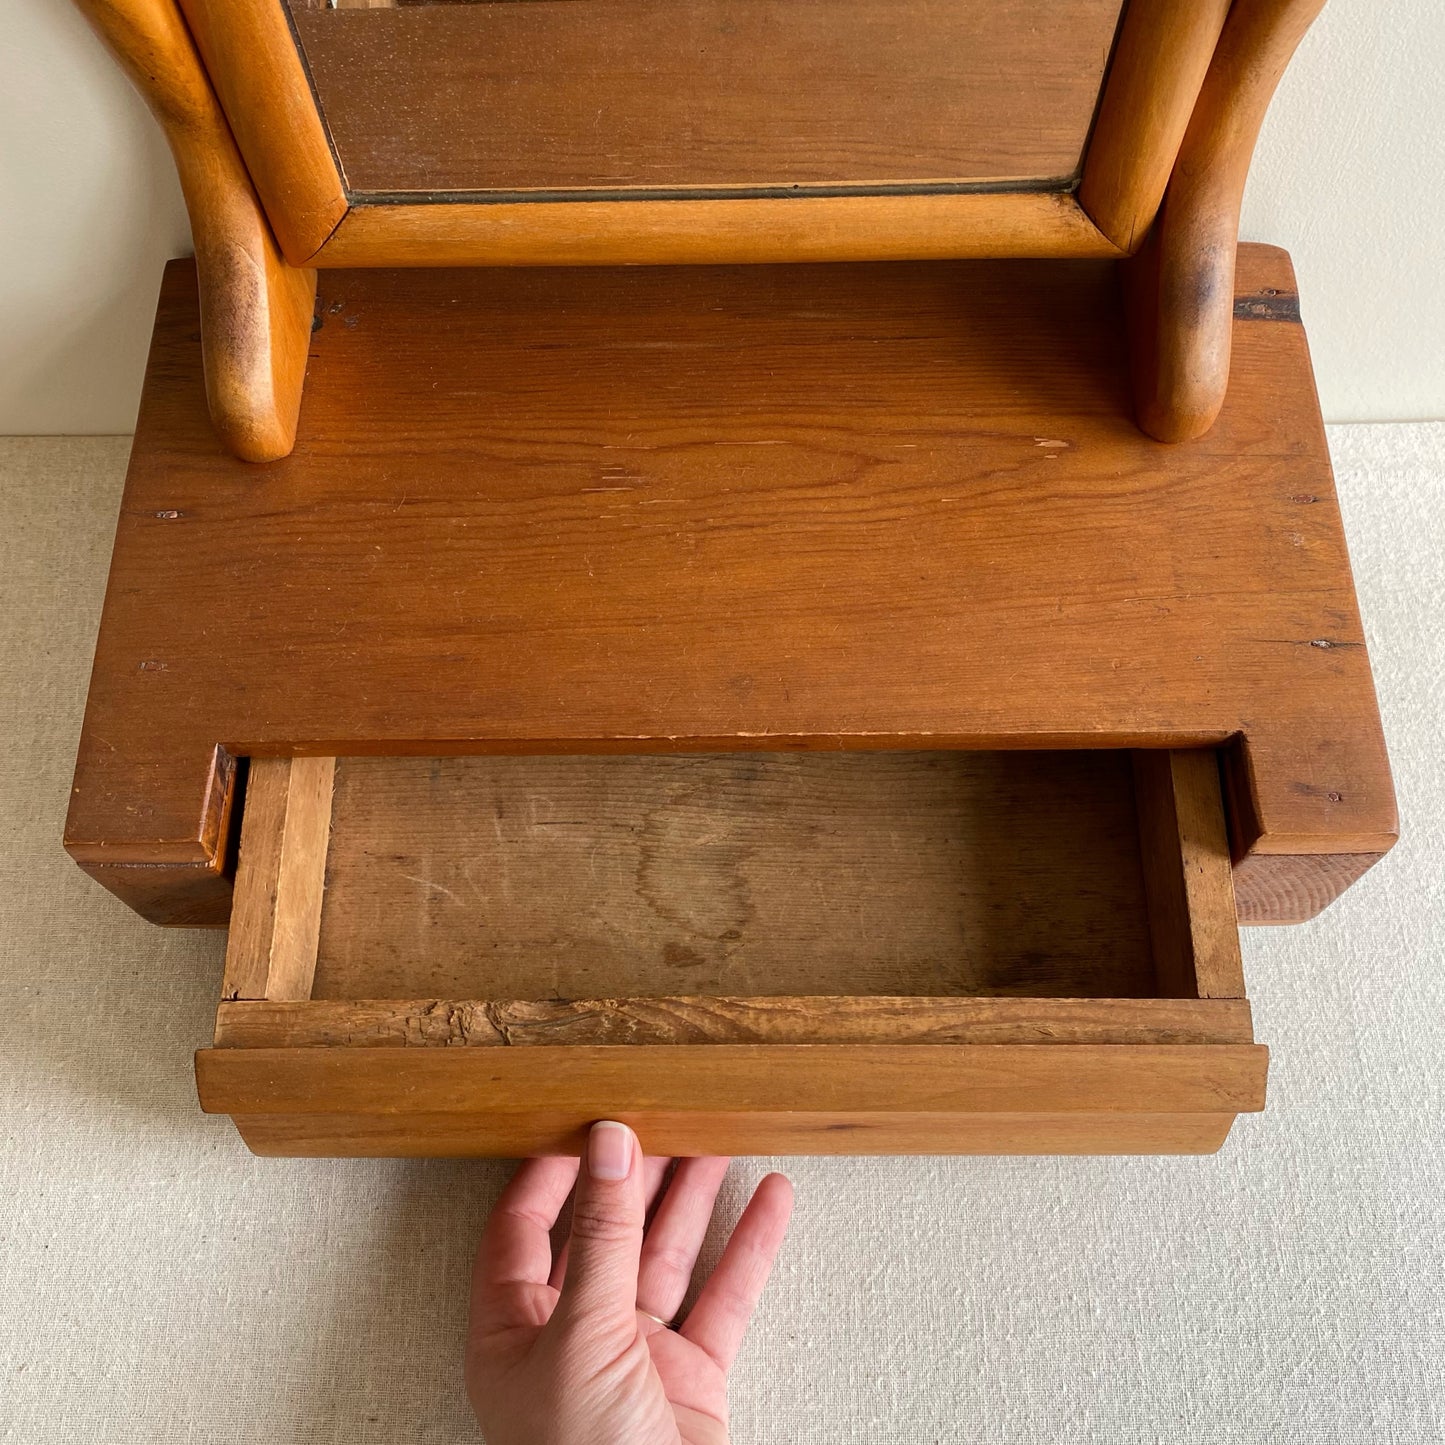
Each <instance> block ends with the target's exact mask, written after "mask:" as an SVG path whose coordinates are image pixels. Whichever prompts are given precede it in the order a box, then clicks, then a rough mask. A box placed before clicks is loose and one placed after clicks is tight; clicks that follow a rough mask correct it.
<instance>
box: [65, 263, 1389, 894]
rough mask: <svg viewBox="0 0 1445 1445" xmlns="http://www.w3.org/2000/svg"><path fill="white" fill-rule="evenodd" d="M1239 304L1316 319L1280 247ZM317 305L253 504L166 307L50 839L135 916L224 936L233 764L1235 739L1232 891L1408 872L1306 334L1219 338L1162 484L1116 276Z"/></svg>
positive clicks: (176, 312)
mask: <svg viewBox="0 0 1445 1445" xmlns="http://www.w3.org/2000/svg"><path fill="white" fill-rule="evenodd" d="M1239 282H1240V290H1241V294H1244V295H1257V294H1260V293H1262V292H1264V291H1265V290H1268V289H1274V290H1276V291H1280V292H1285V293H1288V292H1290V290H1291V280H1290V273H1289V269H1288V264H1287V261H1286V260H1285V258H1284V257H1283V255H1282V254H1281V253H1279V252H1277V251H1271V250H1269V249H1267V248H1249V247H1246V248H1243V250H1242V253H1241V266H1240V276H1239ZM323 285H324V290H323V305H322V314H323V319H324V325H323V328H322V329H321V330H320V331H319V332H317V333H316V335H315V336H314V337H313V353H314V354H313V360H312V369H311V377H310V381H309V389H308V394H307V408H306V417H305V424H304V426H303V429H302V432H301V437H300V440H299V442H298V445H297V449H296V451H295V452H294V453H293V454H292V456H291V457H289V458H288V459H286V460H285V461H284V462H280V463H277V464H276V465H274V466H272V467H269V468H267V469H265V470H264V471H257V470H256V469H253V468H248V467H245V466H243V465H242V464H240V463H238V462H236V461H235V460H234V459H232V458H230V457H228V456H226V455H225V453H224V452H223V451H222V450H221V449H220V447H218V445H217V444H216V441H215V439H214V436H213V434H212V433H211V431H210V428H209V425H208V423H207V420H206V414H205V405H204V391H203V388H202V385H201V378H200V366H199V354H198V349H197V346H196V343H195V339H194V338H195V316H196V312H195V304H196V303H195V290H194V279H193V275H192V274H191V273H189V271H188V269H187V268H186V267H184V266H176V267H173V268H171V270H170V271H169V273H168V277H167V282H166V292H165V298H164V301H163V304H162V308H161V317H160V323H159V330H158V334H157V340H156V345H155V349H154V354H153V358H152V364H151V367H150V370H149V373H148V380H147V386H146V392H145V397H144V401H143V404H142V408H141V416H140V422H139V428H138V432H137V437H136V444H135V450H134V453H133V457H132V462H131V469H130V475H129V478H128V481H127V488H126V494H125V500H124V504H123V512H122V516H121V520H120V525H119V530H118V534H117V540H116V547H115V552H114V559H113V562H112V571H111V582H110V590H109V594H108V597H107V602H106V609H105V615H104V619H103V621H102V624H101V631H100V638H99V642H98V645H97V657H96V668H95V672H94V676H93V680H92V684H91V689H90V695H89V701H88V707H87V714H86V723H85V729H84V734H83V737H82V741H81V747H80V755H79V760H78V766H77V773H76V792H75V795H74V797H73V800H72V807H71V813H70V818H69V822H68V825H67V834H66V836H67V846H68V847H69V848H70V849H71V851H72V853H73V854H74V855H75V856H76V857H77V858H78V859H79V860H80V861H81V862H82V864H84V865H85V866H88V867H94V868H96V870H97V873H98V875H99V876H102V877H103V881H105V882H106V884H107V886H111V887H113V888H115V889H116V891H118V892H120V893H121V894H122V896H128V897H129V898H130V899H131V900H133V901H134V902H135V903H136V904H138V905H139V906H142V907H144V908H146V909H147V910H151V911H156V912H159V911H161V910H162V908H163V906H164V898H165V896H168V894H169V890H170V887H171V886H172V885H178V884H179V881H180V873H181V872H184V870H186V869H190V870H192V872H191V874H190V876H191V877H192V878H194V877H197V875H199V878H200V880H201V882H200V884H198V885H197V887H198V888H199V887H202V886H204V883H205V882H206V881H209V882H210V884H211V886H212V887H213V898H214V900H215V903H214V907H215V913H214V917H215V918H216V919H217V920H219V919H221V918H224V916H225V912H226V909H227V906H228V897H229V888H228V885H227V884H226V882H225V879H224V875H223V871H222V869H223V864H224V834H223V833H220V832H219V831H218V828H219V820H220V819H221V818H222V817H223V816H224V809H225V807H226V806H228V799H229V795H230V782H229V774H228V773H227V771H225V770H223V769H220V768H218V767H217V765H216V760H217V758H218V756H220V757H236V756H247V755H249V756H252V757H265V756H278V755H280V756H285V755H290V754H294V753H301V754H306V753H323V754H327V755H337V754H356V753H371V754H377V753H382V754H403V753H415V754H422V755H428V756H429V755H435V754H439V753H452V754H462V753H474V754H480V753H508V752H511V753H578V752H606V751H611V752H624V753H626V752H633V753H635V752H637V751H639V749H640V748H644V747H645V748H647V749H648V750H649V751H664V752H666V751H709V750H710V751H737V750H739V749H758V750H763V751H780V750H795V749H820V748H831V749H837V748H883V749H897V748H907V747H913V748H919V747H924V748H941V747H959V748H972V749H986V748H1001V747H1007V748H1019V747H1026V748H1074V747H1090V748H1093V747H1133V746H1160V745H1170V746H1179V747H1190V746H1209V747H1215V746H1222V745H1224V744H1226V743H1227V742H1229V740H1231V739H1237V740H1238V745H1237V747H1232V748H1231V752H1230V754H1229V757H1228V759H1227V762H1228V767H1227V770H1226V780H1227V782H1228V784H1229V787H1230V810H1231V813H1232V815H1233V816H1232V821H1231V826H1232V828H1234V829H1236V830H1237V831H1236V832H1235V833H1234V834H1233V835H1232V842H1233V847H1234V852H1235V857H1236V860H1238V859H1240V858H1243V857H1245V856H1247V855H1250V854H1253V853H1258V852H1265V853H1268V852H1276V853H1288V854H1297V855H1316V854H1328V853H1347V854H1371V853H1380V852H1382V851H1384V850H1385V849H1386V848H1388V847H1389V846H1390V843H1391V841H1392V839H1393V836H1394V832H1395V827H1396V822H1395V812H1394V799H1393V792H1392V789H1391V785H1390V778H1389V768H1388V762H1387V759H1386V755H1385V749H1384V743H1383V738H1382V734H1381V731H1380V726H1379V718H1378V711H1377V708H1376V704H1375V698H1374V691H1373V685H1372V683H1371V679H1370V672H1369V663H1368V659H1367V656H1366V653H1365V648H1364V637H1363V632H1362V629H1361V627H1360V622H1359V616H1358V611H1357V608H1356V603H1355V597H1354V590H1353V585H1352V582H1351V578H1350V572H1349V563H1348V556H1347V553H1346V548H1345V542H1344V535H1343V531H1342V528H1341V524H1340V517H1339V511H1338V507H1337V504H1336V501H1335V495H1334V485H1333V481H1332V478H1331V474H1330V466H1329V457H1328V452H1327V449H1326V445H1325V438H1324V432H1323V427H1322V426H1321V423H1320V418H1319V412H1318V408H1317V404H1316V402H1315V399H1314V392H1313V386H1312V382H1311V378H1310V371H1309V361H1308V353H1307V348H1306V344H1305V339H1304V333H1303V329H1302V328H1301V327H1300V326H1299V324H1298V323H1296V322H1293V321H1287V320H1279V321H1274V320H1241V321H1238V322H1236V323H1235V325H1236V332H1237V339H1236V346H1235V374H1236V377H1237V385H1236V387H1235V388H1234V392H1233V396H1232V398H1231V401H1230V403H1229V405H1227V406H1226V408H1225V410H1224V413H1223V414H1222V416H1221V418H1220V421H1219V423H1218V425H1217V426H1216V428H1215V429H1214V431H1213V432H1212V433H1211V434H1210V437H1209V438H1208V439H1207V440H1206V441H1204V442H1203V443H1200V444H1198V445H1194V446H1189V447H1171V448H1166V447H1161V446H1159V445H1158V444H1156V443H1154V442H1152V441H1150V440H1149V439H1148V438H1146V437H1144V436H1142V435H1141V434H1140V433H1139V432H1138V430H1137V429H1136V428H1135V427H1134V426H1133V424H1132V422H1131V421H1130V419H1129V415H1128V410H1129V402H1128V384H1127V362H1126V356H1125V349H1124V343H1123V336H1122V326H1121V321H1120V316H1119V305H1118V296H1117V291H1116V289H1115V287H1116V281H1115V277H1114V274H1113V268H1112V267H1110V266H1108V265H1107V264H1106V263H1099V264H1095V263H1089V262H1059V263H1052V264H1050V263H1039V262H1036V263H1022V262H1020V263H1008V262H988V263H974V264H970V265H968V266H950V265H939V266H922V265H918V266H911V265H903V266H856V267H855V266H828V267H816V268H815V267H787V268H776V269H774V268H766V267H764V268H757V267H739V268H736V269H720V268H690V269H679V270H675V271H673V270H666V269H664V270H656V269H647V268H636V269H630V270H629V269H620V270H616V271H605V272H604V271H592V272H549V271H514V272H509V273H505V274H503V273H500V272H488V271H470V272H463V273H454V272H442V271H409V272H389V273H355V274H342V273H335V272H328V273H326V274H325V276H324V277H323ZM358 396H365V397H366V398H367V405H366V406H365V407H358V405H357V397H358ZM218 750H219V752H218ZM157 863H159V864H164V865H166V866H167V867H168V868H171V867H174V868H177V869H178V870H179V871H178V873H177V874H176V875H175V876H174V877H173V878H172V879H171V882H170V883H168V884H167V887H166V889H165V890H164V891H162V892H160V893H158V892H157V889H156V885H155V882H154V877H155V875H154V874H153V873H152V872H151V871H150V870H149V868H148V867H147V866H146V865H152V864H157ZM1280 866H1281V867H1284V868H1288V867H1289V864H1288V863H1282V864H1281V865H1280ZM1302 866H1308V867H1313V866H1314V865H1302ZM186 896H187V899H188V900H189V901H188V903H187V909H188V912H189V916H190V917H192V918H194V917H195V916H196V908H195V898H196V891H194V890H192V889H190V888H189V887H188V888H187V890H186ZM1242 896H1243V895H1242ZM1246 906H1247V903H1246Z"/></svg>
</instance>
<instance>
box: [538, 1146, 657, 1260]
mask: <svg viewBox="0 0 1445 1445" xmlns="http://www.w3.org/2000/svg"><path fill="white" fill-rule="evenodd" d="M671 1163H672V1160H671V1159H670V1158H668V1157H667V1155H665V1154H662V1155H657V1154H648V1155H646V1156H645V1157H644V1158H643V1161H642V1177H643V1182H644V1184H645V1185H646V1195H647V1206H646V1207H647V1208H648V1209H651V1208H652V1206H653V1204H654V1202H655V1201H656V1199H657V1195H658V1192H659V1191H660V1190H661V1188H662V1181H663V1177H664V1176H665V1175H666V1173H667V1166H668V1165H669V1164H671ZM571 1248H572V1241H571V1240H570V1239H568V1240H563V1242H562V1248H561V1249H559V1250H558V1251H557V1258H556V1260H555V1261H554V1262H553V1265H552V1273H551V1275H550V1276H549V1278H548V1280H547V1283H548V1284H550V1285H551V1286H552V1288H553V1289H561V1288H562V1281H563V1280H564V1279H566V1278H567V1256H568V1255H569V1254H570V1253H571Z"/></svg>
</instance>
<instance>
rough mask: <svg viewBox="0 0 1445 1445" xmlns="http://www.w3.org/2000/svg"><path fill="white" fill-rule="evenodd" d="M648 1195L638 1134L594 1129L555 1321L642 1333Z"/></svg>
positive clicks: (611, 1126) (604, 1125) (606, 1124)
mask: <svg viewBox="0 0 1445 1445" xmlns="http://www.w3.org/2000/svg"><path fill="white" fill-rule="evenodd" d="M644 1192H645V1191H644V1188H643V1178H642V1150H641V1148H640V1147H639V1145H638V1142H637V1136H636V1135H635V1134H634V1133H633V1132H632V1130H631V1129H629V1128H628V1127H627V1125H626V1124H617V1123H613V1122H612V1121H611V1120H610V1119H605V1120H603V1121H602V1122H601V1123H598V1124H594V1125H593V1126H592V1128H591V1131H590V1132H589V1133H588V1135H587V1144H586V1147H585V1148H584V1150H583V1153H582V1168H581V1170H580V1172H579V1173H578V1176H577V1194H576V1197H575V1199H574V1200H573V1203H572V1242H571V1245H570V1247H569V1250H568V1255H567V1275H566V1278H565V1279H564V1280H563V1281H562V1297H561V1299H560V1300H559V1301H558V1302H557V1310H556V1313H555V1314H554V1316H553V1318H554V1319H556V1320H558V1322H559V1323H560V1324H562V1325H563V1326H564V1327H565V1326H567V1325H569V1324H570V1325H578V1324H585V1325H587V1326H589V1327H598V1326H600V1327H602V1328H608V1327H617V1326H625V1327H626V1328H627V1329H629V1330H633V1329H635V1328H636V1326H637V1313H636V1311H637V1262H638V1257H639V1256H640V1254H641V1253H642V1224H643V1218H644V1216H645V1215H646V1212H647V1204H646V1200H645V1198H644Z"/></svg>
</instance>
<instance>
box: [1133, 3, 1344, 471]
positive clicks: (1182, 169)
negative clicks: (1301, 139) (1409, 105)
mask: <svg viewBox="0 0 1445 1445" xmlns="http://www.w3.org/2000/svg"><path fill="white" fill-rule="evenodd" d="M1323 7H1324V0H1234V4H1233V5H1232V6H1231V7H1230V11H1229V16H1228V19H1227V20H1226V22H1225V25H1224V31H1223V33H1222V35H1221V36H1220V40H1219V46H1218V49H1217V50H1216V51H1215V53H1214V58H1213V60H1212V61H1211V63H1210V67H1209V71H1208V73H1207V75H1206V76H1205V79H1204V85H1203V88H1202V89H1201V91H1200V93H1199V99H1198V101H1197V102H1196V104H1195V107H1194V113H1193V115H1192V117H1191V118H1190V122H1189V128H1188V130H1187V131H1186V132H1185V135H1184V141H1183V144H1182V146H1181V147H1180V151H1179V156H1178V159H1177V160H1176V162H1175V165H1174V170H1173V173H1172V175H1171V176H1170V180H1169V189H1168V191H1167V192H1166V194H1165V197H1164V205H1163V207H1162V209H1161V211H1160V213H1159V216H1158V219H1157V220H1156V221H1155V223H1154V226H1153V228H1152V229H1151V231H1150V233H1149V236H1148V238H1147V240H1146V242H1145V244H1144V246H1143V247H1142V249H1141V250H1140V251H1139V253H1138V254H1137V255H1136V256H1134V257H1133V258H1132V259H1131V260H1129V261H1127V262H1125V263H1124V265H1125V277H1126V282H1125V290H1126V296H1127V298H1128V304H1129V310H1130V318H1129V320H1130V353H1131V362H1132V369H1133V375H1134V393H1135V405H1136V407H1137V411H1138V418H1139V425H1140V426H1141V427H1142V428H1143V429H1144V430H1145V431H1146V432H1148V433H1149V434H1150V435H1151V436H1153V437H1157V438H1158V439H1159V440H1160V441H1164V442H1184V441H1191V440H1193V439H1194V438H1195V437H1199V436H1202V435H1203V434H1204V433H1205V432H1207V431H1208V430H1209V428H1210V427H1211V426H1213V424H1214V420H1215V418H1216V417H1217V416H1218V415H1219V410H1220V408H1221V407H1222V406H1223V405H1224V396H1225V392H1226V391H1227V389H1228V386H1229V362H1230V338H1231V336H1232V333H1233V320H1234V291H1235V287H1234V262H1235V252H1236V249H1237V244H1238V237H1239V212H1240V204H1241V202H1242V200H1243V198H1244V183H1245V180H1246V179H1247V177H1248V174H1249V163H1250V159H1251V157H1252V156H1253V154H1254V146H1255V142H1256V140H1257V139H1258V138H1259V131H1260V127H1261V125H1262V124H1263V123H1264V116H1265V112H1266V111H1267V110H1268V109H1269V103H1270V100H1271V99H1272V97H1273V95H1274V91H1275V87H1276V86H1277V85H1278V84H1279V80H1280V77H1281V76H1282V75H1283V74H1284V71H1285V67H1286V66H1287V65H1288V64H1289V61H1290V57H1291V56H1292V55H1293V54H1294V52H1295V48H1296V47H1297V46H1298V45H1299V42H1300V40H1301V39H1302V38H1303V37H1304V34H1305V31H1306V30H1308V29H1309V27H1310V25H1311V23H1312V22H1313V21H1314V19H1315V16H1317V15H1318V14H1319V12H1320V10H1321V9H1322V8H1323Z"/></svg>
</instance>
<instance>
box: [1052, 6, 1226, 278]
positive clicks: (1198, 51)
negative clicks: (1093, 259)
mask: <svg viewBox="0 0 1445 1445" xmlns="http://www.w3.org/2000/svg"><path fill="white" fill-rule="evenodd" d="M1229 5H1230V0H1131V3H1130V4H1129V5H1128V7H1127V8H1126V10H1125V12H1124V23H1123V25H1122V27H1121V28H1120V32H1119V41H1118V44H1117V45H1116V46H1115V48H1114V58H1113V60H1112V61H1111V62H1110V65H1109V79H1108V84H1107V85H1106V86H1105V88H1104V93H1103V96H1102V98H1101V100H1100V103H1099V116H1098V119H1097V120H1096V121H1095V123H1094V133H1093V135H1092V136H1091V137H1090V140H1089V151H1088V155H1087V157H1086V159H1085V163H1084V174H1083V178H1082V180H1081V181H1080V183H1079V204H1080V206H1081V207H1082V208H1083V210H1084V212H1085V214H1086V215H1087V216H1088V217H1089V219H1090V220H1092V221H1093V222H1094V224H1095V225H1096V226H1098V228H1099V229H1100V230H1101V231H1102V232H1103V233H1104V234H1105V235H1106V236H1107V237H1108V238H1109V239H1110V240H1111V241H1113V243H1114V244H1115V245H1116V246H1118V247H1119V248H1120V249H1121V250H1124V251H1127V252H1129V253H1131V254H1132V253H1133V252H1134V251H1136V250H1137V249H1138V248H1139V246H1140V245H1141V244H1142V243H1143V240H1144V237H1145V235H1146V234H1147V232H1148V230H1149V227H1150V226H1151V225H1152V224H1153V222H1154V217H1155V215H1156V214H1157V213H1158V210H1159V204H1160V202H1161V201H1162V200H1163V199H1164V188H1165V187H1166V186H1167V185H1168V183H1169V173H1170V171H1171V170H1172V169H1173V168H1174V161H1175V158H1176V157H1177V156H1178V154H1179V146H1180V144H1181V142H1182V141H1183V139H1184V132H1185V130H1186V128H1187V127H1188V125H1189V117H1190V115H1191V113H1192V112H1193V109H1194V103H1195V101H1196V99H1197V98H1198V95H1199V89H1200V86H1201V85H1202V84H1203V83H1204V76H1205V73H1206V72H1207V70H1208V69H1209V62H1210V59H1211V58H1212V57H1213V55H1214V48H1215V46H1216V44H1217V43H1218V41H1219V34H1220V31H1221V30H1222V29H1223V27H1224V17H1225V15H1226V14H1227V13H1228V11H1229Z"/></svg>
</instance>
